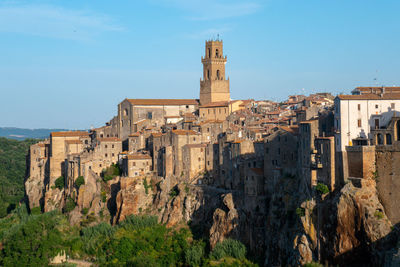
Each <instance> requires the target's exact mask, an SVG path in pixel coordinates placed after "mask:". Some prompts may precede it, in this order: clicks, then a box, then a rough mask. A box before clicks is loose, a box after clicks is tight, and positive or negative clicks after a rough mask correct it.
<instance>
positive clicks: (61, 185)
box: [54, 176, 65, 190]
mask: <svg viewBox="0 0 400 267" xmlns="http://www.w3.org/2000/svg"><path fill="white" fill-rule="evenodd" d="M54 185H55V186H56V188H58V189H60V190H63V189H64V187H65V179H64V177H63V176H60V177H58V178H57V179H56V180H55V181H54Z"/></svg>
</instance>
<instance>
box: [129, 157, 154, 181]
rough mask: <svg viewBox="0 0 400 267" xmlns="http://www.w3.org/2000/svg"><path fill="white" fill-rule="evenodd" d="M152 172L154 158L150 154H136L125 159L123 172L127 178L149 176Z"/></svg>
mask: <svg viewBox="0 0 400 267" xmlns="http://www.w3.org/2000/svg"><path fill="white" fill-rule="evenodd" d="M151 170H152V158H151V157H150V155H148V154H142V153H135V154H130V155H127V156H126V157H124V159H123V163H122V172H123V175H124V176H126V177H136V176H143V175H148V174H150V173H151Z"/></svg>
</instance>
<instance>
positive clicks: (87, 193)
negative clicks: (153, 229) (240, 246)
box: [26, 173, 399, 266]
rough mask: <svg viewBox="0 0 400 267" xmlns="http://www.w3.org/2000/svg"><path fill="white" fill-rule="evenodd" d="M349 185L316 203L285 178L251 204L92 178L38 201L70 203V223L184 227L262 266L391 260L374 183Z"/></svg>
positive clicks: (165, 183) (391, 243) (166, 185)
mask: <svg viewBox="0 0 400 267" xmlns="http://www.w3.org/2000/svg"><path fill="white" fill-rule="evenodd" d="M32 184H35V183H34V181H27V185H26V190H27V191H26V194H27V195H28V197H29V199H32V200H34V199H40V196H41V195H40V192H43V191H45V190H44V189H43V188H42V189H41V188H40V187H38V188H36V189H34V190H33V189H32ZM354 184H355V185H356V186H354V185H353V184H352V183H348V184H346V185H345V186H344V187H343V188H342V189H341V190H340V191H337V192H332V193H329V194H326V195H322V196H321V197H319V195H318V192H314V191H313V190H311V189H309V187H308V186H307V185H306V184H304V183H303V182H302V180H301V179H297V178H295V177H286V178H282V179H280V180H278V181H277V182H276V183H275V184H273V185H270V188H269V190H268V197H267V198H257V197H249V196H246V195H243V194H242V192H240V191H235V190H223V189H219V188H216V187H213V186H207V185H202V186H199V185H188V184H185V183H178V182H177V180H176V179H175V178H173V177H172V178H167V179H160V178H158V179H153V180H150V179H149V178H146V181H145V180H144V179H143V177H142V178H124V177H122V178H120V177H116V178H115V179H113V180H111V181H108V182H107V183H105V182H103V181H102V180H101V178H100V177H98V176H96V175H95V174H93V173H92V174H91V175H89V176H88V177H86V179H85V184H84V185H82V186H80V188H79V189H78V188H75V187H73V188H65V189H64V190H62V191H60V190H58V189H51V190H49V191H47V192H45V194H44V200H45V208H47V209H48V208H50V207H51V208H59V209H63V208H64V210H65V208H66V206H67V202H68V201H70V199H72V200H73V201H74V202H75V203H76V207H75V208H73V210H72V211H70V221H71V223H72V224H78V223H81V224H82V222H83V223H84V224H85V225H87V224H91V223H96V222H98V221H101V220H105V221H110V222H112V223H118V222H119V221H122V220H124V218H126V216H128V215H131V214H145V213H146V214H153V215H156V216H158V217H159V220H160V222H162V223H165V224H166V225H167V226H175V225H179V224H180V223H189V224H190V226H191V228H192V230H193V232H194V234H195V235H198V236H206V237H207V238H208V239H209V241H210V246H211V247H214V246H215V244H217V243H218V242H220V241H222V240H224V239H226V238H235V239H239V240H241V241H242V242H243V243H245V244H246V245H247V246H248V247H249V250H250V252H251V255H252V256H253V258H255V259H256V260H258V261H259V262H263V263H264V264H265V266H288V265H291V266H300V265H301V264H305V263H307V262H311V261H317V260H318V259H319V260H320V261H321V262H325V261H328V262H330V263H332V264H340V265H343V264H345V265H346V264H364V265H367V266H368V265H371V266H372V265H376V264H378V265H384V264H388V263H389V262H396V261H398V258H399V257H398V256H397V254H398V250H396V243H397V236H398V234H397V232H396V231H393V230H392V229H393V228H392V224H391V222H390V220H389V219H388V218H387V216H386V214H385V209H384V207H383V206H382V204H381V202H380V200H379V198H378V192H377V189H376V183H375V181H374V180H372V179H370V180H360V181H355V182H354ZM46 203H47V204H46ZM50 204H52V205H53V206H50Z"/></svg>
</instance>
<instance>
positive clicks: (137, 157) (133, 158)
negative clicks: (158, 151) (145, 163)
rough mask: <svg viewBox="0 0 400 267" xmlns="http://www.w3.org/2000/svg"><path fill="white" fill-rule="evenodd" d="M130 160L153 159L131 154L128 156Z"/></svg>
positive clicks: (143, 155) (145, 155)
mask: <svg viewBox="0 0 400 267" xmlns="http://www.w3.org/2000/svg"><path fill="white" fill-rule="evenodd" d="M128 159H129V160H135V159H151V157H150V156H149V155H148V154H139V153H137V154H131V155H128Z"/></svg>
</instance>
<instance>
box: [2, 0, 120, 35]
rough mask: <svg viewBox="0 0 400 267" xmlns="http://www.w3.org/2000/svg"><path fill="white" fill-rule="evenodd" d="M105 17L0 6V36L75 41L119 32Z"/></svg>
mask: <svg viewBox="0 0 400 267" xmlns="http://www.w3.org/2000/svg"><path fill="white" fill-rule="evenodd" d="M122 30H123V28H122V27H120V26H118V25H116V24H115V23H114V22H113V21H112V19H111V18H110V17H108V16H106V15H102V14H97V13H93V12H90V11H80V10H73V9H66V8H62V7H57V6H49V5H31V4H15V3H12V2H8V3H4V4H0V32H13V33H21V34H29V35H35V36H44V37H51V38H58V39H69V40H78V41H88V40H92V39H93V38H94V37H95V36H97V35H99V34H101V33H102V32H110V31H111V32H113V31H122Z"/></svg>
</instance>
